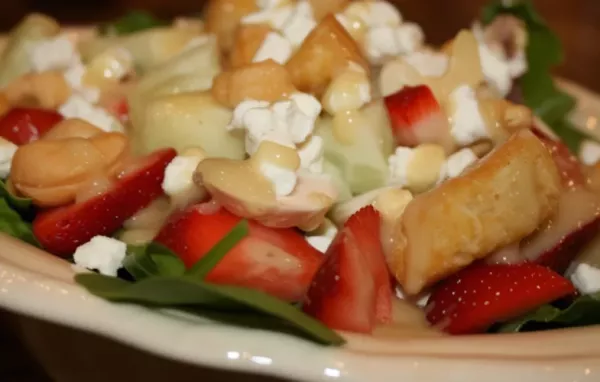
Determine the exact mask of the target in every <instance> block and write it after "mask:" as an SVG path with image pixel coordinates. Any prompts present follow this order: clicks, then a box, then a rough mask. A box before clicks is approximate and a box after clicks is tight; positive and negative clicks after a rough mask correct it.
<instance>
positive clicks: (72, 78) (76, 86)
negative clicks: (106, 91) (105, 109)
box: [64, 63, 100, 103]
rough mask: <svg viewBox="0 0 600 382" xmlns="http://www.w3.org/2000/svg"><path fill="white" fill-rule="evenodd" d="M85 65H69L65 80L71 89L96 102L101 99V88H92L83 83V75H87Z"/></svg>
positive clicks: (91, 101)
mask: <svg viewBox="0 0 600 382" xmlns="http://www.w3.org/2000/svg"><path fill="white" fill-rule="evenodd" d="M85 72H86V69H85V66H83V64H82V63H78V64H75V65H73V66H71V67H69V68H68V69H67V70H66V71H65V72H64V77H65V81H67V83H68V84H69V86H70V87H71V89H73V90H74V91H75V92H76V93H78V94H79V95H80V96H81V97H83V98H84V99H85V100H86V101H87V102H90V103H96V102H98V100H99V99H100V89H97V88H90V87H86V86H84V85H83V76H85Z"/></svg>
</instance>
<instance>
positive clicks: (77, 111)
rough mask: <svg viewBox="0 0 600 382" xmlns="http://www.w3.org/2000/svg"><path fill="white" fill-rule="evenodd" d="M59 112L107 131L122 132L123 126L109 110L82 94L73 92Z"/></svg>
mask: <svg viewBox="0 0 600 382" xmlns="http://www.w3.org/2000/svg"><path fill="white" fill-rule="evenodd" d="M58 112H59V113H60V114H61V115H62V116H63V117H65V118H67V119H69V118H79V119H83V120H84V121H86V122H89V123H91V124H92V125H94V126H96V127H98V128H99V129H101V130H103V131H106V132H122V131H123V126H122V125H121V124H120V123H119V121H118V120H117V119H116V118H115V117H113V116H112V115H111V114H110V113H109V112H107V111H106V110H104V109H103V108H101V107H97V106H94V105H92V104H91V103H90V102H89V101H88V100H86V99H85V98H84V97H83V96H82V95H79V94H73V95H72V96H71V97H69V99H67V101H66V102H65V103H64V104H63V105H61V106H60V108H59V109H58Z"/></svg>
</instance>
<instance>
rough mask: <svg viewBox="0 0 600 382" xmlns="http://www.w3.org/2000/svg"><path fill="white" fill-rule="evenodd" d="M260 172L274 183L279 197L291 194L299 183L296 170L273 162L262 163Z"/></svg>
mask: <svg viewBox="0 0 600 382" xmlns="http://www.w3.org/2000/svg"><path fill="white" fill-rule="evenodd" d="M260 172H261V174H262V175H263V176H264V177H265V178H267V179H268V180H269V181H270V182H271V183H272V184H273V189H274V190H275V195H276V196H277V197H282V196H288V195H290V194H291V193H292V192H293V191H294V189H295V188H296V183H298V176H297V175H296V172H295V171H293V170H290V169H287V168H284V167H280V166H277V165H274V164H272V163H268V162H263V163H261V164H260Z"/></svg>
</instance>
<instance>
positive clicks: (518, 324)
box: [496, 293, 600, 333]
mask: <svg viewBox="0 0 600 382" xmlns="http://www.w3.org/2000/svg"><path fill="white" fill-rule="evenodd" d="M598 324H600V293H596V294H591V295H586V296H580V297H579V298H577V299H576V300H575V301H574V302H573V303H572V304H571V305H570V306H569V307H567V308H566V309H559V308H557V307H554V306H552V305H544V306H541V307H540V308H538V309H537V310H535V311H534V312H531V313H529V314H527V315H525V316H523V317H520V318H517V319H515V320H512V321H509V322H506V323H504V324H502V325H500V326H499V327H498V328H497V329H496V331H497V332H500V333H515V332H526V331H533V330H544V329H555V328H566V327H578V326H587V325H598Z"/></svg>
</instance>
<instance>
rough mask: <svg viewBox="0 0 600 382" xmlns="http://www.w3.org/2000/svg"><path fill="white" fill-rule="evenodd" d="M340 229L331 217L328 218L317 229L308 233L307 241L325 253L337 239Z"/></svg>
mask: <svg viewBox="0 0 600 382" xmlns="http://www.w3.org/2000/svg"><path fill="white" fill-rule="evenodd" d="M337 233H338V229H337V227H336V226H335V224H333V223H332V222H331V221H330V220H329V219H326V220H325V221H324V223H323V225H322V226H321V227H319V228H318V229H317V230H316V231H313V232H310V233H309V234H307V235H306V241H308V244H310V245H311V246H312V247H313V248H315V249H316V250H318V251H319V252H322V253H325V252H327V249H328V248H329V246H330V245H331V243H332V242H333V239H335V235H337Z"/></svg>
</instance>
